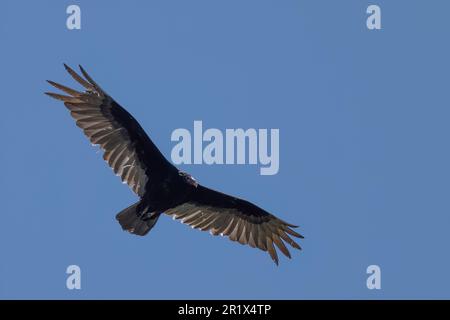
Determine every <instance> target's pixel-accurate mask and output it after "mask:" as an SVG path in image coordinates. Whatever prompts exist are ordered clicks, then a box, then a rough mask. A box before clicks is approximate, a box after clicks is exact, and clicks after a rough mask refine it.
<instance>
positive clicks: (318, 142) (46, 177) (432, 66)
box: [0, 0, 450, 299]
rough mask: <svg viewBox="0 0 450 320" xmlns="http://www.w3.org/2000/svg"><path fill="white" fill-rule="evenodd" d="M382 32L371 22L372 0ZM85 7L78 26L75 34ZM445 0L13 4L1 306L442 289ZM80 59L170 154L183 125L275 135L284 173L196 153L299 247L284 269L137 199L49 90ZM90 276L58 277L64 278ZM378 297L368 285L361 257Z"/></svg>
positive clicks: (0, 185) (7, 24)
mask: <svg viewBox="0 0 450 320" xmlns="http://www.w3.org/2000/svg"><path fill="white" fill-rule="evenodd" d="M372 3H375V4H378V5H380V6H381V9H382V28H383V29H382V30H380V31H369V30H368V29H367V28H366V22H365V19H366V17H367V15H366V13H365V11H366V8H367V6H368V5H369V4H372ZM69 4H78V5H80V7H81V10H82V29H81V30H79V31H69V30H68V29H67V28H66V24H65V20H66V17H67V15H66V13H65V11H66V7H67V6H68V5H69ZM449 12H450V4H449V2H448V1H432V2H430V1H406V0H404V1H381V0H378V1H371V2H369V1H361V0H354V1H350V0H349V1H316V0H315V1H312V0H311V1H300V0H297V1H287V0H286V1H260V0H258V1H256V0H253V1H237V0H235V1H206V0H204V1H197V0H191V1H145V2H144V1H120V2H119V1H114V2H112V1H2V2H1V4H0V40H1V45H0V58H1V59H0V67H1V72H0V87H1V111H2V112H1V117H0V136H1V141H2V144H1V150H0V164H1V168H2V174H1V179H0V195H1V201H0V214H1V220H2V221H1V223H0V298H62V299H66V298H67V299H70V298H151V299H158V298H160V299H171V298H178V299H188V298H190V299H198V298H208V299H211V298H246V299H252V298H255V299H260V298H261V299H262V298H267V299H281V298H286V299H298V298H450V276H449V273H448V270H449V268H450V257H449V250H448V244H449V232H448V229H449V226H450V216H449V213H450V202H449V191H450V182H449V181H450V169H449V163H450V151H449V147H448V140H449V134H450V126H449V117H450V109H449V103H448V100H449V94H448V92H449V85H450V84H449V74H450V68H449V67H450V63H449V56H450V52H449V51H450V50H449V48H450V46H449V43H448V39H449V31H450V28H449V25H448V13H449ZM63 62H66V63H68V64H70V65H77V64H79V63H80V64H82V65H83V66H85V67H86V69H87V70H88V71H89V72H90V73H91V75H92V76H93V77H94V79H95V80H97V82H99V83H100V84H101V85H102V87H103V88H104V89H105V90H106V91H108V92H109V93H110V94H111V95H112V96H113V97H114V98H115V99H116V100H117V101H119V102H120V103H121V104H122V105H123V106H124V107H126V108H127V109H128V110H129V111H130V112H131V113H132V114H133V115H134V116H135V117H136V118H137V119H139V121H140V123H141V124H142V126H143V127H144V128H145V129H146V131H147V133H148V134H149V135H150V137H151V138H152V139H153V140H154V142H155V143H156V144H157V145H158V146H159V148H160V149H161V150H162V152H163V153H164V154H165V155H166V156H170V151H171V149H172V147H173V145H174V143H173V142H171V141H170V134H171V132H172V131H173V130H174V129H176V128H188V129H192V125H193V121H194V120H202V121H203V124H204V126H205V127H207V128H210V127H214V128H219V129H222V130H225V129H226V128H239V127H242V128H279V129H280V171H279V173H278V174H277V175H274V176H261V175H259V171H258V169H257V168H256V167H255V166H225V165H223V166H219V165H213V166H208V165H185V166H183V167H182V168H183V170H186V171H189V172H190V173H192V174H193V175H194V176H195V177H196V178H197V180H199V181H200V182H201V183H202V184H205V185H208V186H211V187H214V188H217V189H220V190H222V191H224V192H228V193H232V194H234V195H237V196H241V197H244V198H246V199H248V200H251V201H253V202H255V203H257V204H259V205H261V206H262V207H264V208H266V209H267V210H269V211H271V212H273V213H274V214H277V215H278V216H280V217H281V218H282V219H285V220H287V221H289V222H292V223H294V224H299V225H300V226H301V228H300V231H301V232H302V233H303V234H304V235H305V237H306V239H305V240H304V241H302V242H301V244H302V246H303V247H304V250H303V251H302V252H298V251H293V252H292V253H293V259H292V260H287V259H283V258H281V261H280V266H279V267H275V265H274V264H273V263H272V261H271V260H270V258H269V257H268V256H267V255H266V253H263V252H261V251H259V250H255V249H251V248H249V247H244V246H240V245H238V244H236V243H233V242H231V241H228V240H226V239H223V238H219V237H212V236H210V235H209V234H208V233H205V232H200V231H196V230H191V229H190V228H189V227H187V226H184V225H182V224H180V223H179V222H176V221H172V220H171V219H170V218H169V217H166V216H163V217H162V219H160V221H159V222H158V224H157V226H156V227H155V229H154V230H153V231H152V232H151V233H150V234H149V235H148V236H146V237H142V238H140V237H136V236H132V235H130V234H127V233H125V232H123V231H122V230H121V228H120V226H119V225H118V224H117V222H116V221H115V219H114V216H115V214H116V213H117V212H119V211H120V210H122V209H123V208H125V207H126V206H128V205H130V204H131V203H133V202H135V201H136V197H135V196H134V195H133V194H132V192H131V191H130V190H129V189H128V188H127V186H125V185H122V184H121V183H120V181H119V179H118V178H117V177H115V176H114V175H113V174H112V171H111V169H110V168H109V167H108V166H107V165H106V164H105V163H104V161H103V160H102V159H101V154H100V153H99V152H96V150H95V149H94V148H92V147H91V146H90V144H89V142H88V141H87V140H86V139H85V137H84V136H83V134H82V133H81V131H80V130H79V129H78V128H77V127H76V126H75V124H74V122H73V121H72V119H71V118H70V116H69V115H68V113H67V111H66V110H65V108H64V107H63V105H62V104H61V103H58V102H56V101H54V100H51V99H49V98H48V97H46V96H44V95H43V92H44V91H47V90H48V89H49V86H48V85H47V84H46V83H45V81H44V80H46V79H52V80H55V81H58V82H61V83H65V84H71V85H72V84H73V81H72V80H71V79H70V77H69V76H68V75H67V74H66V73H65V71H64V69H63V67H62V63H63ZM71 264H76V265H79V266H80V267H81V270H82V289H81V290H79V291H76V290H73V291H69V290H67V289H66V286H65V281H66V276H67V275H66V274H65V270H66V267H67V266H68V265H71ZM371 264H377V265H379V266H380V267H381V269H382V289H381V290H379V291H377V290H368V289H367V288H366V277H367V275H366V268H367V266H368V265H371Z"/></svg>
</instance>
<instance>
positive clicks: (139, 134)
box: [46, 65, 176, 197]
mask: <svg viewBox="0 0 450 320" xmlns="http://www.w3.org/2000/svg"><path fill="white" fill-rule="evenodd" d="M64 66H65V68H66V70H67V71H68V72H69V74H70V75H71V76H72V78H74V79H75V80H76V81H77V82H78V83H79V84H81V85H82V86H83V87H84V88H85V89H86V91H85V92H79V91H76V90H74V89H71V88H68V87H66V86H63V85H61V84H58V83H55V82H53V81H48V82H49V83H50V84H51V85H52V86H54V87H56V88H57V89H60V90H61V91H63V92H65V93H67V94H68V95H61V94H56V93H50V92H46V94H47V95H49V96H50V97H52V98H55V99H58V100H62V101H63V102H64V105H65V106H66V107H67V109H69V110H70V114H71V115H72V117H73V118H74V119H75V120H76V124H77V126H79V127H80V128H81V129H82V130H83V132H84V134H85V135H86V136H87V137H88V138H89V140H90V141H91V142H92V144H94V145H99V146H100V147H101V148H102V149H103V151H104V154H103V159H105V160H106V161H107V162H108V164H109V165H110V167H111V168H112V169H113V170H114V173H115V174H116V175H118V176H120V177H121V179H122V181H123V182H124V183H127V184H128V186H129V187H130V188H131V189H132V190H133V191H134V192H135V193H136V194H137V195H139V196H140V197H142V196H143V195H144V193H145V190H146V187H148V186H149V185H151V183H152V182H153V181H155V182H158V179H159V178H160V177H161V176H164V174H165V173H167V171H168V170H176V168H175V167H174V166H173V165H172V164H171V163H170V162H168V161H167V159H166V158H164V156H163V155H162V154H161V152H160V151H159V150H158V148H157V147H156V146H155V144H154V143H153V142H152V141H151V140H150V138H149V137H148V136H147V134H146V133H145V131H144V130H143V129H142V127H141V126H140V125H139V123H138V122H137V121H136V120H135V119H134V118H133V117H132V116H131V115H130V114H129V113H128V112H127V111H126V110H125V109H124V108H122V107H121V106H120V105H119V104H118V103H116V102H115V101H114V99H112V98H111V97H110V96H109V95H108V94H106V92H105V91H103V90H102V89H101V88H100V86H99V85H98V84H97V83H95V82H94V80H92V78H91V77H90V76H89V75H88V74H87V73H86V71H84V69H83V68H82V67H81V66H80V70H81V73H82V74H83V75H84V77H85V79H84V78H82V77H81V76H80V75H78V74H77V73H76V72H75V71H73V70H72V69H71V68H69V67H68V66H67V65H64Z"/></svg>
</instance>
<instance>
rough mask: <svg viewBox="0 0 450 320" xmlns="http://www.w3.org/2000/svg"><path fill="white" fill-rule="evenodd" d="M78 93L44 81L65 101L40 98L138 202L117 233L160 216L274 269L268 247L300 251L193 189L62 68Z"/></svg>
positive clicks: (239, 210) (140, 133) (213, 194)
mask: <svg viewBox="0 0 450 320" xmlns="http://www.w3.org/2000/svg"><path fill="white" fill-rule="evenodd" d="M64 67H65V68H66V70H67V71H68V72H69V74H70V75H71V76H72V77H73V79H75V80H76V81H77V82H78V83H79V84H81V85H82V86H83V87H84V88H85V91H84V92H80V91H76V90H74V89H71V88H68V87H66V86H63V85H61V84H58V83H55V82H53V81H49V80H48V83H50V84H51V85H52V86H54V87H56V88H57V89H60V90H61V91H63V92H65V93H66V94H67V95H62V94H56V93H51V92H46V94H47V95H49V96H50V97H52V98H55V99H58V100H62V101H63V102H64V105H65V106H66V107H67V109H69V111H70V114H71V116H72V117H73V118H74V119H75V120H76V124H77V126H78V127H80V128H81V129H82V130H83V131H84V134H85V135H86V136H87V137H88V138H89V140H90V141H91V143H92V144H94V145H99V146H100V147H101V148H102V149H103V151H104V154H103V159H105V161H107V162H108V164H109V165H110V166H111V168H112V169H113V171H114V173H115V174H116V175H118V176H120V178H121V179H122V181H123V182H124V183H127V184H128V186H129V187H130V188H131V189H132V190H133V191H134V192H135V193H136V194H137V195H138V196H139V198H140V199H139V201H138V202H137V203H135V204H133V205H131V206H130V207H128V208H126V209H124V210H122V211H121V212H119V213H118V214H117V216H116V219H117V220H118V221H119V223H120V225H121V226H122V229H124V230H126V231H128V232H130V233H133V234H136V235H140V236H143V235H145V234H147V233H148V232H149V231H150V230H151V229H152V228H153V226H154V225H155V223H156V222H157V221H158V218H159V216H160V215H161V213H165V214H167V215H169V216H172V217H173V218H174V219H179V220H181V221H182V222H183V223H185V224H188V225H190V226H191V227H192V228H196V229H200V230H202V231H207V230H209V231H210V233H211V234H213V235H219V234H220V235H222V236H228V237H229V238H230V240H232V241H238V242H239V243H241V244H248V245H250V246H251V247H253V248H259V249H261V250H263V251H267V252H268V253H269V255H270V257H271V258H272V260H273V261H274V262H275V263H276V264H277V265H278V255H277V251H276V250H275V247H274V244H275V245H276V246H277V247H278V248H279V250H280V251H281V252H282V253H283V254H285V255H286V256H287V257H289V258H290V257H291V255H290V253H289V251H288V249H287V248H286V246H285V244H284V242H286V243H288V244H290V245H291V246H292V247H294V248H297V249H301V248H300V246H299V245H298V244H297V243H295V241H294V240H292V238H291V237H289V235H291V236H294V237H298V238H303V237H302V236H301V235H300V234H298V233H297V232H295V231H294V230H292V228H296V226H294V225H292V224H289V223H287V222H285V221H283V220H281V219H279V218H277V217H275V216H274V215H272V214H270V213H268V212H267V211H265V210H263V209H261V208H259V207H257V206H256V205H254V204H253V203H250V202H248V201H246V200H242V199H239V198H236V197H233V196H230V195H227V194H224V193H221V192H218V191H215V190H211V189H209V188H207V187H204V186H202V185H200V184H198V183H197V182H196V181H195V179H193V178H192V177H191V176H190V175H189V174H187V173H185V172H182V171H179V170H178V169H177V168H176V167H175V166H173V165H172V164H171V163H170V162H169V161H167V160H166V158H164V156H163V155H162V153H161V152H160V151H159V150H158V148H157V147H156V146H155V144H154V143H153V142H152V140H150V138H149V137H148V136H147V134H146V133H145V131H144V130H143V129H142V127H141V126H140V125H139V123H138V122H137V121H136V120H135V119H134V118H133V117H132V116H131V115H130V114H129V113H128V112H127V111H126V110H125V109H124V108H122V107H121V106H120V105H119V104H118V103H117V102H116V101H114V99H113V98H112V97H110V96H109V95H108V94H107V93H106V92H105V91H104V90H102V88H100V86H99V85H98V84H97V83H96V82H95V81H94V80H92V78H91V77H90V76H89V75H88V74H87V73H86V71H85V70H84V69H83V68H82V67H81V66H79V67H80V71H81V73H82V75H83V76H84V78H83V77H82V76H81V75H79V74H77V73H76V72H75V71H74V70H72V69H71V68H70V67H68V66H67V65H66V64H64Z"/></svg>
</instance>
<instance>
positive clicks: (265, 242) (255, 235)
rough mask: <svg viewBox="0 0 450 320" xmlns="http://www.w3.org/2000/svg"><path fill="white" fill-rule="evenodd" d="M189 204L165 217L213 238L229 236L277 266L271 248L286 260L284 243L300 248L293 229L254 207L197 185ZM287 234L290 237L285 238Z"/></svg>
mask: <svg viewBox="0 0 450 320" xmlns="http://www.w3.org/2000/svg"><path fill="white" fill-rule="evenodd" d="M189 199H190V200H189V201H187V202H184V203H183V204H181V205H179V206H177V207H174V208H171V209H169V210H167V211H166V214H168V215H171V216H173V218H174V219H181V221H182V222H183V223H185V224H188V225H190V226H192V227H193V228H196V229H200V230H202V231H207V230H209V231H210V233H211V234H212V235H219V234H220V235H223V236H228V237H229V238H230V240H232V241H238V242H239V243H241V244H248V245H250V246H251V247H253V248H259V249H261V250H263V251H268V252H269V254H270V257H271V258H272V260H273V261H274V262H275V263H276V264H278V255H277V252H276V250H275V247H274V244H275V245H276V246H277V247H278V248H279V249H280V251H281V252H282V253H283V254H284V255H286V256H287V257H289V258H290V257H291V255H290V253H289V250H288V249H287V248H286V246H285V244H284V242H286V243H288V244H290V245H291V246H292V247H294V248H296V249H301V248H300V246H299V245H298V244H297V243H296V242H295V241H294V240H292V239H291V238H290V237H289V235H291V236H294V237H298V238H303V237H302V236H301V235H300V234H298V233H297V232H295V231H294V230H292V229H291V228H296V226H294V225H292V224H289V223H287V222H284V221H282V220H281V219H278V218H277V217H275V216H274V215H272V214H270V213H268V212H266V211H264V210H263V209H261V208H259V207H257V206H256V205H254V204H252V203H250V202H248V201H245V200H242V199H239V198H235V197H232V196H229V195H226V194H224V193H221V192H218V191H214V190H211V189H208V188H206V187H203V186H201V185H198V186H197V188H195V190H194V191H193V192H192V193H191V195H190V198H189ZM288 234H289V235H288Z"/></svg>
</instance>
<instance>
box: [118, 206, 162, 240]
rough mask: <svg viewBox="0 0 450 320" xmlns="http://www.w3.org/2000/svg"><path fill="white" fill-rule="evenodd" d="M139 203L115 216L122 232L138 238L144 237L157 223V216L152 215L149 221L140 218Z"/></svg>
mask: <svg viewBox="0 0 450 320" xmlns="http://www.w3.org/2000/svg"><path fill="white" fill-rule="evenodd" d="M139 204H140V202H136V203H135V204H133V205H131V206H129V207H128V208H126V209H124V210H122V211H121V212H119V213H118V214H117V215H116V219H117V221H119V223H120V225H121V226H122V229H123V230H126V231H128V232H130V233H132V234H136V235H139V236H144V235H146V234H147V233H148V232H149V231H150V230H151V229H152V228H153V226H154V225H155V223H156V222H157V221H158V218H159V214H153V215H151V216H150V218H149V219H145V220H144V219H143V218H141V217H142V216H143V215H142V214H143V213H145V212H141V208H140V206H139Z"/></svg>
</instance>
